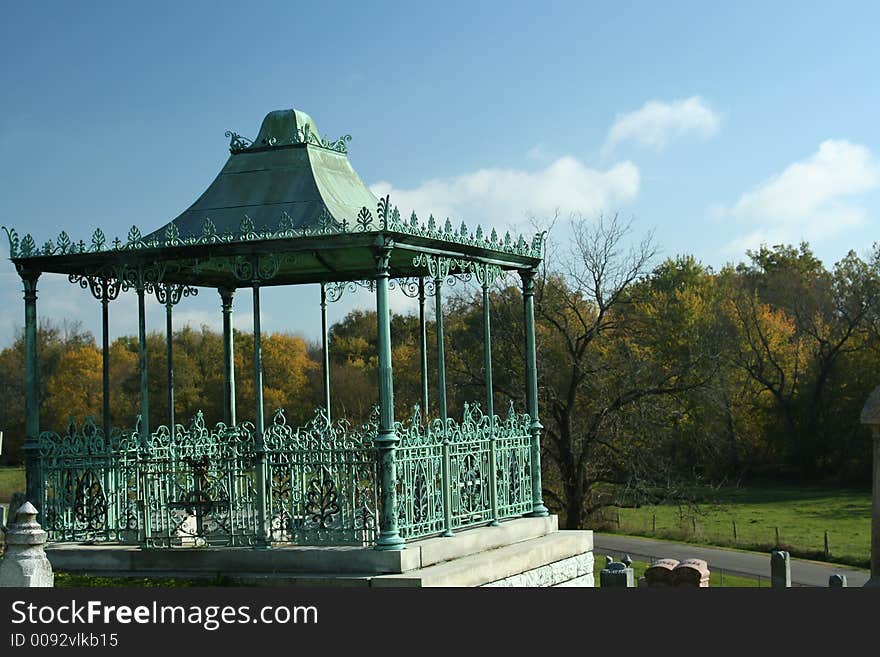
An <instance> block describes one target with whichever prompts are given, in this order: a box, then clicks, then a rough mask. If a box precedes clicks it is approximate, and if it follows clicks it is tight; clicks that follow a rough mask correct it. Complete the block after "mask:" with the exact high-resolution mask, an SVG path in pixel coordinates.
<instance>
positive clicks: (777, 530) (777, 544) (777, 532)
mask: <svg viewBox="0 0 880 657" xmlns="http://www.w3.org/2000/svg"><path fill="white" fill-rule="evenodd" d="M779 545H780V543H779V527H777V528H776V547H779Z"/></svg>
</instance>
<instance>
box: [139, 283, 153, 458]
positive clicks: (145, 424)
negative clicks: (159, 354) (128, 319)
mask: <svg viewBox="0 0 880 657" xmlns="http://www.w3.org/2000/svg"><path fill="white" fill-rule="evenodd" d="M144 290H145V286H144V282H143V280H140V281H138V284H137V298H138V347H139V349H138V365H139V366H140V371H141V430H140V439H141V448H142V449H144V450H146V449H147V446H148V442H149V438H150V395H149V379H148V378H147V320H146V309H145V307H144Z"/></svg>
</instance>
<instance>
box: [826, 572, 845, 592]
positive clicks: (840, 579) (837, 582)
mask: <svg viewBox="0 0 880 657" xmlns="http://www.w3.org/2000/svg"><path fill="white" fill-rule="evenodd" d="M828 586H830V587H831V588H833V589H838V588H846V575H839V574H837V573H834V574H833V575H832V576H831V577H829V578H828Z"/></svg>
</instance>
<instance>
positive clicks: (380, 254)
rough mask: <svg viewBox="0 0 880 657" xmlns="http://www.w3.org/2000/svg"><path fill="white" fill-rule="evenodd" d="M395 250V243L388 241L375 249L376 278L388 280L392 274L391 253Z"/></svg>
mask: <svg viewBox="0 0 880 657" xmlns="http://www.w3.org/2000/svg"><path fill="white" fill-rule="evenodd" d="M393 250H394V242H393V241H390V240H389V241H386V242H383V243H382V244H381V245H377V246H376V247H375V248H374V249H373V258H374V259H375V262H376V278H388V276H389V275H390V273H391V252H392V251H393Z"/></svg>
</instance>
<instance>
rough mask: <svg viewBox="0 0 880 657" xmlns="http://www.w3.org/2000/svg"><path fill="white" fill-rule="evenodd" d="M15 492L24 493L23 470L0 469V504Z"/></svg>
mask: <svg viewBox="0 0 880 657" xmlns="http://www.w3.org/2000/svg"><path fill="white" fill-rule="evenodd" d="M17 492H22V493H23V492H24V468H11V467H0V502H8V501H9V498H11V497H12V494H13V493H17Z"/></svg>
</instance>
